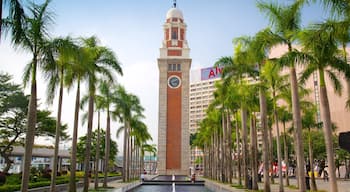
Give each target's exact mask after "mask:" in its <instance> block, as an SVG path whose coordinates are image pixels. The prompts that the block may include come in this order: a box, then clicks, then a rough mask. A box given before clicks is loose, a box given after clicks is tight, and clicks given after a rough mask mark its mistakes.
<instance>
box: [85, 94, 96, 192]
mask: <svg viewBox="0 0 350 192" xmlns="http://www.w3.org/2000/svg"><path fill="white" fill-rule="evenodd" d="M90 91H91V90H90ZM93 94H94V93H90V97H89V111H88V113H89V119H88V128H87V135H86V144H85V160H84V172H85V175H84V189H83V192H88V190H89V175H90V155H91V151H90V150H91V136H92V122H93V118H94V95H93Z"/></svg>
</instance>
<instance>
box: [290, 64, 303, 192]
mask: <svg viewBox="0 0 350 192" xmlns="http://www.w3.org/2000/svg"><path fill="white" fill-rule="evenodd" d="M290 82H291V89H292V108H293V125H294V128H295V129H294V131H295V134H296V141H295V142H296V149H297V151H296V156H297V165H298V166H297V167H298V180H299V191H306V183H305V170H304V169H305V164H304V145H303V140H302V126H301V115H300V103H299V93H298V82H297V75H296V71H295V67H291V68H290Z"/></svg>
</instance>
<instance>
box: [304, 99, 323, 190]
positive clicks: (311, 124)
mask: <svg viewBox="0 0 350 192" xmlns="http://www.w3.org/2000/svg"><path fill="white" fill-rule="evenodd" d="M316 113H317V108H316V105H313V106H312V107H308V108H307V109H305V110H303V119H302V123H303V127H304V128H305V129H307V137H308V146H309V163H308V165H309V168H310V172H311V190H312V191H317V186H316V181H315V174H314V170H313V167H314V155H313V153H314V152H313V142H312V139H311V134H312V129H313V128H316V127H318V125H319V123H317V122H316ZM306 171H309V170H308V169H306Z"/></svg>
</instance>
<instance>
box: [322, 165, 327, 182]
mask: <svg viewBox="0 0 350 192" xmlns="http://www.w3.org/2000/svg"><path fill="white" fill-rule="evenodd" d="M323 180H324V181H328V166H326V167H325V168H324V169H323Z"/></svg>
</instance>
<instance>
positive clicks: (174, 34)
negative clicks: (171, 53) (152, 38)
mask: <svg viewBox="0 0 350 192" xmlns="http://www.w3.org/2000/svg"><path fill="white" fill-rule="evenodd" d="M171 39H172V40H177V31H176V30H172V32H171Z"/></svg>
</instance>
